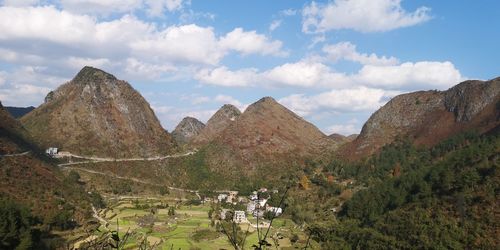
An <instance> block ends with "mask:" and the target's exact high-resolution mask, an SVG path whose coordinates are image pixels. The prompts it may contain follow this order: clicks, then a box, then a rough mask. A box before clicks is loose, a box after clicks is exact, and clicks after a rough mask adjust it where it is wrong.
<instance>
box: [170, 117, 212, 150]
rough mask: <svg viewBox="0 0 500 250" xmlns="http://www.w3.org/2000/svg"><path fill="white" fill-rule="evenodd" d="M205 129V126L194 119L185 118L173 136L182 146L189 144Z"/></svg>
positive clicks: (173, 132)
mask: <svg viewBox="0 0 500 250" xmlns="http://www.w3.org/2000/svg"><path fill="white" fill-rule="evenodd" d="M203 128H205V124H203V122H200V121H199V120H198V119H196V118H193V117H184V119H182V121H181V122H180V123H179V124H178V125H177V126H176V127H175V129H174V131H172V136H173V137H174V139H175V141H176V142H177V143H178V144H180V145H182V144H186V143H188V142H189V141H190V140H191V139H193V138H194V137H196V136H197V135H199V134H200V131H201V130H202V129H203Z"/></svg>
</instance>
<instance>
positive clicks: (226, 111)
mask: <svg viewBox="0 0 500 250" xmlns="http://www.w3.org/2000/svg"><path fill="white" fill-rule="evenodd" d="M240 115H241V111H240V110H239V109H238V108H236V107H235V106H233V105H231V104H225V105H224V106H222V107H221V108H220V109H219V110H218V111H217V112H215V114H214V115H213V116H212V117H210V119H209V120H208V121H207V124H206V126H205V128H203V129H202V130H201V131H200V133H199V135H198V136H196V137H195V138H194V139H193V142H194V144H198V145H200V144H206V143H208V142H210V141H212V140H213V139H215V138H216V137H218V136H219V135H220V134H221V132H222V131H224V129H226V128H227V127H228V126H229V125H230V124H232V123H233V122H234V121H236V119H237V118H238V117H239V116H240Z"/></svg>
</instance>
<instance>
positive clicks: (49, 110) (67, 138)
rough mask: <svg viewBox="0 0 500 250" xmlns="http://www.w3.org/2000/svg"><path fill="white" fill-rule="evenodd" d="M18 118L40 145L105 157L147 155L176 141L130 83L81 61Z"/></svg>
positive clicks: (168, 148)
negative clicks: (71, 75) (70, 77)
mask: <svg viewBox="0 0 500 250" xmlns="http://www.w3.org/2000/svg"><path fill="white" fill-rule="evenodd" d="M21 122H22V123H23V125H24V127H25V128H26V129H27V130H28V131H29V132H30V133H31V135H32V136H33V137H34V138H35V140H36V141H37V142H38V143H40V144H41V145H42V146H44V147H49V146H54V147H58V148H60V149H61V150H64V151H70V152H72V153H76V154H83V155H93V156H103V157H133V156H139V157H146V156H158V155H164V154H167V153H169V152H171V151H172V150H173V148H174V143H173V140H172V138H171V136H170V135H169V134H168V133H167V132H166V131H165V130H164V129H163V128H162V127H161V125H160V122H159V121H158V119H157V118H156V116H155V114H154V113H153V110H152V109H151V108H150V106H149V104H148V103H147V102H146V100H144V98H143V97H142V96H141V95H140V94H139V93H138V92H137V91H136V90H134V89H133V88H132V87H131V86H130V84H128V83H127V82H125V81H122V80H118V79H116V77H114V76H113V75H111V74H108V73H106V72H104V71H102V70H99V69H96V68H92V67H84V68H83V69H82V70H81V71H80V72H79V73H78V74H77V75H76V76H75V78H73V80H71V81H70V82H68V83H65V84H63V85H62V86H60V87H59V88H58V89H57V90H55V91H52V92H50V93H49V94H48V95H47V97H46V98H45V102H44V103H43V104H42V105H41V106H40V107H38V108H36V109H35V110H33V111H32V112H30V113H29V114H27V115H26V116H24V117H22V119H21Z"/></svg>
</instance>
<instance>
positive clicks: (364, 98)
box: [279, 87, 400, 116]
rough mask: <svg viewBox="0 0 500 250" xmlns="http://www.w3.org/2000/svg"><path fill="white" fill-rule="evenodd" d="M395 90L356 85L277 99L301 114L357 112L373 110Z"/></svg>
mask: <svg viewBox="0 0 500 250" xmlns="http://www.w3.org/2000/svg"><path fill="white" fill-rule="evenodd" d="M399 93H400V92H397V91H386V90H383V89H375V88H367V87H357V88H350V89H340V90H331V91H327V92H323V93H320V94H317V95H312V96H306V95H304V94H294V95H290V96H287V97H284V98H282V99H280V100H279V102H280V103H282V104H283V105H285V106H287V107H289V108H290V109H291V110H293V111H294V112H296V113H297V114H299V115H301V116H308V115H311V114H312V113H314V112H318V111H324V110H327V111H340V112H359V111H374V110H376V109H378V108H379V107H381V106H382V105H384V104H385V103H386V102H387V101H388V100H389V99H390V98H392V97H394V96H395V95H397V94H399Z"/></svg>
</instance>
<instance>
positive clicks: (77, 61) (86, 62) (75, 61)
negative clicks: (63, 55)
mask: <svg viewBox="0 0 500 250" xmlns="http://www.w3.org/2000/svg"><path fill="white" fill-rule="evenodd" d="M66 63H67V65H69V66H70V67H71V68H73V69H81V68H83V67H84V66H92V67H97V68H102V67H105V66H107V65H109V64H110V63H111V62H110V61H109V59H107V58H82V57H74V56H71V57H69V58H68V59H67V60H66Z"/></svg>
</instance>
